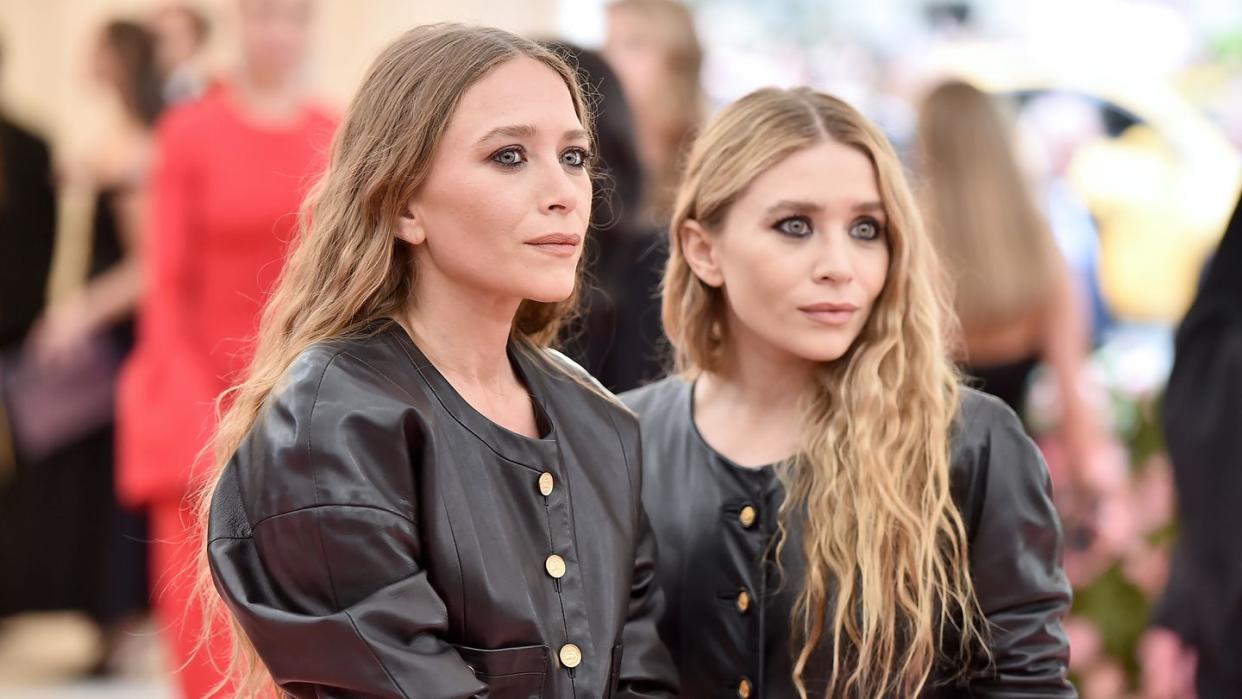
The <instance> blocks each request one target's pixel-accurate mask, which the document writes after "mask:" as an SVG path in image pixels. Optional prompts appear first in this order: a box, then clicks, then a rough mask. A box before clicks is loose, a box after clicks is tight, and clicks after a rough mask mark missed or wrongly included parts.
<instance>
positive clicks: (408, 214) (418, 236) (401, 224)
mask: <svg viewBox="0 0 1242 699" xmlns="http://www.w3.org/2000/svg"><path fill="white" fill-rule="evenodd" d="M393 235H395V236H396V237H397V238H400V239H401V240H404V241H405V242H407V243H409V244H410V245H422V244H423V242H424V241H426V240H427V230H426V229H425V228H423V224H422V219H421V218H420V217H419V216H418V213H417V212H416V210H415V207H414V203H413V202H411V203H410V204H409V205H408V206H406V207H405V211H402V212H401V218H399V219H397V230H396V232H395V233H393Z"/></svg>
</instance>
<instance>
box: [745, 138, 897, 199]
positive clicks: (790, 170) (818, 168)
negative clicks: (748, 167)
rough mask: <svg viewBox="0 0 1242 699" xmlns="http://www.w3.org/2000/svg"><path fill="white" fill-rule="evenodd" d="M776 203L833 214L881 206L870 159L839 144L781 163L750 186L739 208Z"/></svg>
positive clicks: (796, 154)
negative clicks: (804, 205) (865, 205)
mask: <svg viewBox="0 0 1242 699" xmlns="http://www.w3.org/2000/svg"><path fill="white" fill-rule="evenodd" d="M777 200H795V201H803V202H808V203H814V204H817V205H819V206H820V207H822V208H824V209H826V210H828V211H830V212H831V211H833V210H835V209H840V208H849V207H851V206H853V205H854V204H858V203H862V202H881V203H882V200H881V198H880V191H879V187H878V186H877V183H876V171H875V166H873V165H872V164H871V160H870V158H868V157H867V156H866V155H865V154H864V153H863V152H862V151H860V150H858V149H857V148H854V147H853V146H848V145H845V144H843V143H839V142H837V141H824V142H821V143H817V144H815V145H813V146H808V147H806V148H803V149H801V150H798V151H795V152H794V153H791V154H790V155H788V156H786V157H785V158H783V159H782V160H780V161H778V162H777V163H776V164H775V165H773V166H771V167H769V168H768V169H767V170H765V171H763V172H762V173H760V174H759V175H758V176H757V177H756V178H755V179H754V180H753V181H752V182H751V184H750V186H749V187H747V189H746V192H745V194H743V195H742V197H741V198H740V199H739V200H738V206H758V207H767V206H769V205H771V203H773V202H775V201H777Z"/></svg>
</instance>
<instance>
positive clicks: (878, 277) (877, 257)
mask: <svg viewBox="0 0 1242 699" xmlns="http://www.w3.org/2000/svg"><path fill="white" fill-rule="evenodd" d="M888 263H889V257H888V248H887V247H879V246H877V249H876V250H868V251H867V253H866V254H865V255H863V256H862V258H861V259H860V260H859V264H858V268H857V269H858V271H857V275H858V282H859V285H860V286H861V287H862V289H863V291H864V292H865V293H866V294H867V301H868V302H869V303H875V300H876V299H877V298H878V297H879V296H880V292H882V291H884V284H885V282H887V281H888Z"/></svg>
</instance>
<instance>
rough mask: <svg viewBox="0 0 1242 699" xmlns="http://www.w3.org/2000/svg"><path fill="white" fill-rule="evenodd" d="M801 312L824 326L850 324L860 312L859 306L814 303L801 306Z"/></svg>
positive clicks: (799, 308)
mask: <svg viewBox="0 0 1242 699" xmlns="http://www.w3.org/2000/svg"><path fill="white" fill-rule="evenodd" d="M798 310H799V311H802V314H803V315H805V316H806V317H807V318H809V319H811V320H813V321H815V322H817V323H822V324H824V325H830V326H840V325H845V324H846V323H848V322H850V320H851V319H852V318H853V317H854V314H855V313H857V312H858V306H855V305H854V304H852V303H813V304H811V305H809V306H799V307H798Z"/></svg>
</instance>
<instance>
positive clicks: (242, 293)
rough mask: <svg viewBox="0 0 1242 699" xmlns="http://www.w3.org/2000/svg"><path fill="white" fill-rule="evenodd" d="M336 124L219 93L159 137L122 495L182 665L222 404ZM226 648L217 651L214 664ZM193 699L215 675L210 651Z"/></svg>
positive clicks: (122, 438)
mask: <svg viewBox="0 0 1242 699" xmlns="http://www.w3.org/2000/svg"><path fill="white" fill-rule="evenodd" d="M335 126H336V119H335V118H334V117H333V116H332V115H330V114H329V113H328V112H326V111H324V110H321V109H317V108H314V107H310V106H307V107H304V108H303V109H302V110H301V112H300V113H299V115H298V116H297V117H296V118H295V119H294V120H292V121H291V122H290V123H289V124H288V125H285V126H281V127H272V126H265V125H258V124H255V123H252V122H249V121H247V120H246V118H245V116H244V115H243V114H241V113H240V112H239V110H238V109H237V107H236V106H235V103H234V102H233V101H232V95H231V91H230V90H229V89H228V88H227V87H219V88H217V89H215V90H213V91H211V92H209V93H208V94H207V95H206V96H204V97H203V98H202V99H201V100H199V101H197V102H194V103H191V104H186V105H183V106H179V107H177V108H174V109H173V110H171V111H170V112H169V113H167V115H166V116H165V117H164V118H163V120H162V121H161V123H160V125H159V128H158V137H157V146H158V153H159V155H158V162H157V166H156V170H155V175H154V179H153V182H152V189H151V210H150V218H149V220H148V222H147V223H148V225H147V243H146V254H145V264H146V284H147V287H146V293H145V294H144V299H143V303H142V308H141V312H140V314H139V325H138V343H137V347H136V349H135V351H134V353H133V355H132V356H131V359H130V361H129V363H128V365H127V366H126V367H125V370H124V372H123V374H122V377H121V383H120V388H119V398H118V407H117V410H118V446H117V449H118V455H117V456H118V476H117V478H118V482H117V488H118V492H119V494H120V496H121V498H122V500H123V501H124V502H126V503H127V504H130V505H139V506H146V507H147V508H149V511H150V514H151V529H152V531H151V537H152V541H153V543H152V571H153V578H154V579H153V581H152V583H153V596H154V598H155V603H156V609H157V613H159V614H161V616H162V617H163V618H162V619H161V621H162V622H163V623H164V626H165V627H167V633H168V634H169V636H170V640H171V641H172V648H171V649H170V650H171V651H172V653H171V655H172V660H173V661H174V664H175V666H180V665H182V664H183V663H184V662H185V661H186V660H187V659H188V658H189V656H190V650H191V649H192V648H193V643H194V642H195V641H196V640H197V638H196V637H197V634H198V633H199V630H200V626H201V621H200V620H199V618H198V617H199V615H198V614H197V613H196V612H195V605H191V604H189V597H188V595H189V588H190V584H191V582H192V580H193V577H194V575H195V572H196V571H195V568H194V566H195V563H196V560H197V554H198V552H199V548H200V547H199V546H198V545H197V541H196V540H195V539H194V538H193V537H194V536H195V532H193V531H191V530H190V528H189V527H190V525H191V524H192V523H193V515H192V514H191V513H190V511H189V509H188V508H187V506H188V503H187V500H186V496H187V495H189V494H190V493H191V492H192V488H193V487H195V486H198V485H201V480H199V478H197V477H196V476H200V475H202V474H203V469H205V468H206V467H207V466H208V465H209V464H210V463H211V462H212V460H213V456H212V455H211V454H210V449H209V448H208V449H207V450H206V451H204V448H205V447H207V445H208V442H209V438H210V435H211V431H212V429H213V428H214V424H215V412H214V411H215V408H214V404H215V399H216V397H217V396H218V395H219V394H220V393H221V392H222V391H223V390H225V389H226V388H228V387H229V386H231V385H233V384H234V383H236V382H237V380H238V379H239V378H241V375H242V372H243V371H244V370H245V368H246V367H247V365H248V363H249V360H250V357H251V341H252V339H253V337H254V335H255V333H256V330H257V328H258V321H259V314H260V312H261V310H262V306H263V303H264V301H265V300H266V298H267V295H268V293H269V292H270V290H271V288H272V286H273V283H274V282H275V280H276V278H277V277H278V276H279V274H280V271H281V266H282V264H283V260H284V256H285V251H286V248H287V246H288V243H289V241H290V240H291V239H292V238H293V237H294V235H295V233H296V229H297V211H298V207H299V205H300V204H301V201H302V198H303V196H304V195H305V193H306V192H307V190H308V188H309V187H310V185H311V184H312V183H313V182H314V180H315V178H316V177H317V176H318V175H319V174H320V173H321V172H322V170H323V167H324V165H325V164H326V162H327V154H328V149H329V146H330V143H331V136H332V131H333V129H334V128H335ZM219 650H220V649H213V653H212V654H213V655H216V654H217V652H216V651H219ZM178 674H179V679H180V680H181V685H182V688H183V690H184V692H185V695H186V696H187V697H191V698H194V697H199V696H203V695H204V694H205V693H206V690H207V689H208V688H209V687H210V686H211V685H212V684H214V683H215V681H217V680H218V678H219V673H218V672H216V671H215V670H213V669H212V668H211V665H210V663H209V662H207V660H206V658H204V657H203V654H202V653H200V654H199V655H198V656H197V657H196V658H195V659H194V660H192V661H191V662H190V664H189V665H187V666H186V667H185V668H184V669H182V670H181V671H180V672H179V673H178Z"/></svg>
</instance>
